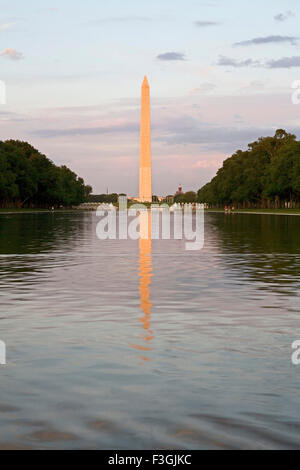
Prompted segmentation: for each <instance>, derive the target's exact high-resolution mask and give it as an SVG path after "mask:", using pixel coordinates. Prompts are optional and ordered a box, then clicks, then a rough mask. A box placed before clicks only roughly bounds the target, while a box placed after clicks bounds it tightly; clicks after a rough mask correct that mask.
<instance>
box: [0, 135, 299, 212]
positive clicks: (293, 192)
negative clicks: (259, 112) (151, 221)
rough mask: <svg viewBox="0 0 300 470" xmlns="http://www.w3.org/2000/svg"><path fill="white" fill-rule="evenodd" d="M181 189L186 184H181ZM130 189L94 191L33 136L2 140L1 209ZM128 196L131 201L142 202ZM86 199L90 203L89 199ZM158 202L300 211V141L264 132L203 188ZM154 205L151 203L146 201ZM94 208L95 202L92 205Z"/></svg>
mask: <svg viewBox="0 0 300 470" xmlns="http://www.w3.org/2000/svg"><path fill="white" fill-rule="evenodd" d="M180 190H181V188H180ZM119 196H126V194H117V193H112V194H98V195H97V194H92V187H91V186H89V185H85V184H84V180H83V179H82V178H80V177H78V176H77V175H76V174H75V173H74V172H73V171H71V170H70V169H69V168H67V167H66V166H64V165H63V166H56V165H55V164H54V163H53V162H52V161H51V160H49V159H48V158H47V157H46V156H45V155H43V154H41V153H40V152H39V151H38V150H36V149H35V148H34V147H33V146H31V145H30V144H29V143H27V142H22V141H18V140H7V141H5V142H1V141H0V213H2V214H3V213H4V212H6V213H7V212H10V213H15V212H20V211H22V212H28V211H30V210H31V211H34V212H36V211H40V212H42V211H45V212H47V211H49V210H50V211H51V210H52V211H53V210H58V209H59V210H88V208H86V207H80V206H81V204H82V205H84V204H87V205H88V204H91V205H94V204H100V203H106V204H114V206H116V207H117V206H118V198H119ZM136 202H137V201H135V200H134V199H129V200H128V206H130V205H131V204H133V203H136ZM83 203H84V204H83ZM153 203H164V204H168V205H172V204H174V203H180V204H185V203H188V204H193V203H202V204H204V205H205V208H206V210H208V211H224V210H225V212H227V213H245V212H247V213H261V214H267V213H268V214H279V215H280V214H287V215H298V214H299V213H300V141H297V140H296V136H295V135H294V134H289V133H287V132H286V131H285V130H283V129H278V130H277V131H276V132H275V135H274V136H273V137H260V138H259V139H258V140H257V141H255V142H252V143H250V144H248V149H247V150H245V151H242V150H238V151H237V152H236V153H234V154H233V155H232V156H231V157H229V158H227V159H226V160H225V161H224V162H223V166H222V167H221V168H220V169H219V170H218V171H217V174H216V176H215V177H214V178H212V180H211V181H210V182H209V183H207V184H206V185H205V186H203V187H202V188H201V189H199V190H198V192H197V193H196V192H194V191H187V192H185V193H183V192H181V191H178V192H177V193H176V194H175V195H168V196H166V197H164V198H158V197H157V196H153ZM146 205H147V207H150V205H151V204H150V203H149V204H148V203H147V204H146ZM91 210H93V208H91Z"/></svg>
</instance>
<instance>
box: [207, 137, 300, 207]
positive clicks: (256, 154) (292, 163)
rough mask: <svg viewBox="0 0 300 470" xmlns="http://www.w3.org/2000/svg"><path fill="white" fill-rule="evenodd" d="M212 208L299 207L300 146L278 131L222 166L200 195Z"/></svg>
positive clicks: (238, 153) (294, 138)
mask: <svg viewBox="0 0 300 470" xmlns="http://www.w3.org/2000/svg"><path fill="white" fill-rule="evenodd" d="M198 201H199V202H203V203H207V204H209V205H210V206H212V207H223V206H224V205H229V204H230V205H234V206H235V207H237V208H250V207H254V208H272V207H274V208H280V207H282V208H284V207H299V206H300V142H299V141H297V140H296V136H295V135H294V134H289V133H287V132H286V131H285V130H283V129H278V130H277V131H276V133H275V135H274V137H261V138H259V139H258V140H257V141H255V142H253V143H250V144H249V145H248V149H247V150H245V151H242V150H238V151H237V152H236V153H235V154H234V155H232V157H230V158H228V159H227V160H225V161H224V162H223V166H222V168H220V169H219V170H218V172H217V175H216V176H215V177H214V178H213V179H212V180H211V181H210V183H207V184H206V185H205V186H203V187H202V188H201V189H199V191H198Z"/></svg>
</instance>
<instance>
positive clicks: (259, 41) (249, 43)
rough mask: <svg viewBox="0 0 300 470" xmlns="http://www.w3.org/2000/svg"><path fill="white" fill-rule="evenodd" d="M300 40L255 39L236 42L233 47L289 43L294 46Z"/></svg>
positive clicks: (289, 37) (280, 37)
mask: <svg viewBox="0 0 300 470" xmlns="http://www.w3.org/2000/svg"><path fill="white" fill-rule="evenodd" d="M298 39H299V38H297V37H296V36H279V35H274V36H266V37H258V38H253V39H250V40H248V41H241V42H236V43H234V44H233V46H253V45H259V44H280V43H289V44H292V45H293V46H295V45H297V42H298Z"/></svg>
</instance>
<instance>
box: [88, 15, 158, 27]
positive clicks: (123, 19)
mask: <svg viewBox="0 0 300 470" xmlns="http://www.w3.org/2000/svg"><path fill="white" fill-rule="evenodd" d="M149 21H152V18H149V17H147V16H111V17H108V18H100V19H95V20H93V21H90V22H89V24H93V25H97V24H104V23H136V22H137V23H139V22H149Z"/></svg>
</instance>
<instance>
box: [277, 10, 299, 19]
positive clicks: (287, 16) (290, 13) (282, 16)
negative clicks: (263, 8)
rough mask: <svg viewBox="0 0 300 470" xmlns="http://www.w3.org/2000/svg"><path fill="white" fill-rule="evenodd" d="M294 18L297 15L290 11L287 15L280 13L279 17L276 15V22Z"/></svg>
mask: <svg viewBox="0 0 300 470" xmlns="http://www.w3.org/2000/svg"><path fill="white" fill-rule="evenodd" d="M292 16H295V13H293V12H292V11H291V10H288V11H287V12H285V13H279V14H278V15H275V16H274V20H276V21H285V20H287V19H288V18H291V17H292Z"/></svg>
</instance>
